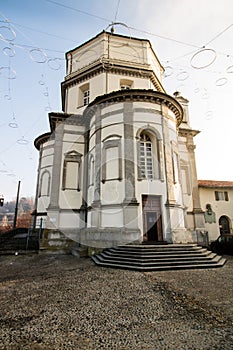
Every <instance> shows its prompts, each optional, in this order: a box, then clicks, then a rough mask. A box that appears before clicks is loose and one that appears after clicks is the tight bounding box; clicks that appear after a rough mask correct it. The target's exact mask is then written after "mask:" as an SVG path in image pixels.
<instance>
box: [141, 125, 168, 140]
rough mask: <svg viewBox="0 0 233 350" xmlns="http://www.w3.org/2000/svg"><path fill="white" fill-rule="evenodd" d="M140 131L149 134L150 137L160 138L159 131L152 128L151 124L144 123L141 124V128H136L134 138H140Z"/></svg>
mask: <svg viewBox="0 0 233 350" xmlns="http://www.w3.org/2000/svg"><path fill="white" fill-rule="evenodd" d="M142 132H146V133H148V135H150V136H151V137H152V138H153V137H156V139H157V140H162V137H161V135H160V133H159V131H158V130H157V129H155V128H153V126H151V125H145V126H142V127H141V128H139V129H138V131H137V133H136V139H137V140H138V139H140V135H141V133H142Z"/></svg>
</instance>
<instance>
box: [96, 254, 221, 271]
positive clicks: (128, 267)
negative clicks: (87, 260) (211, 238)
mask: <svg viewBox="0 0 233 350" xmlns="http://www.w3.org/2000/svg"><path fill="white" fill-rule="evenodd" d="M92 260H93V261H94V262H95V264H96V265H98V266H101V267H108V268H118V269H125V270H135V271H165V270H185V269H208V268H219V267H222V266H223V265H224V264H225V262H226V259H224V258H220V260H219V261H218V262H216V263H215V264H212V265H210V264H207V263H206V264H205V263H203V264H194V263H193V264H190V265H186V264H181V265H176V266H171V265H169V264H168V265H164V266H161V265H157V266H155V265H152V266H142V265H137V266H133V265H130V264H127V265H126V264H117V265H116V264H115V263H112V262H111V263H109V262H107V263H106V262H104V261H102V262H100V261H99V260H98V259H97V258H96V256H93V257H92Z"/></svg>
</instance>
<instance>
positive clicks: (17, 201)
mask: <svg viewBox="0 0 233 350" xmlns="http://www.w3.org/2000/svg"><path fill="white" fill-rule="evenodd" d="M19 190H20V181H19V182H18V190H17V197H16V203H15V217H14V224H13V229H15V228H16V223H17V215H18V204H19Z"/></svg>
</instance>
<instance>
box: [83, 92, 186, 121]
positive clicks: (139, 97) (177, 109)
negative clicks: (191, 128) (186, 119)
mask: <svg viewBox="0 0 233 350" xmlns="http://www.w3.org/2000/svg"><path fill="white" fill-rule="evenodd" d="M128 101H131V102H135V101H143V102H150V103H156V104H163V105H166V106H167V107H168V108H169V109H170V110H171V111H172V112H173V113H174V114H175V116H176V120H177V126H179V125H180V123H181V122H182V118H183V109H182V106H181V105H180V104H179V102H178V101H177V100H176V99H175V98H173V97H172V96H170V95H167V94H165V93H162V92H159V91H154V90H142V89H132V90H118V91H113V92H111V93H109V94H106V95H101V96H98V97H96V99H95V100H94V101H93V102H91V103H90V104H89V106H88V107H87V108H86V109H85V111H84V118H86V117H89V118H91V117H92V116H93V115H94V113H95V110H96V108H97V107H98V106H99V105H103V104H106V105H109V104H114V103H116V102H117V103H119V102H128Z"/></svg>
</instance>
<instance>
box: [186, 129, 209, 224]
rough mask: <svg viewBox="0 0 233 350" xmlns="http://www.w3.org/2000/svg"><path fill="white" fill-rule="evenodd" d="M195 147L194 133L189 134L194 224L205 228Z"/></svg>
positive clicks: (188, 144)
mask: <svg viewBox="0 0 233 350" xmlns="http://www.w3.org/2000/svg"><path fill="white" fill-rule="evenodd" d="M195 148H196V146H195V145H194V143H193V137H192V135H189V136H187V150H188V153H189V161H190V164H191V170H192V184H193V186H192V198H193V215H194V224H195V229H197V230H199V229H200V230H204V227H205V219H204V212H203V210H202V209H201V202H200V196H199V190H198V181H197V170H196V160H195V152H194V151H195Z"/></svg>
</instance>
